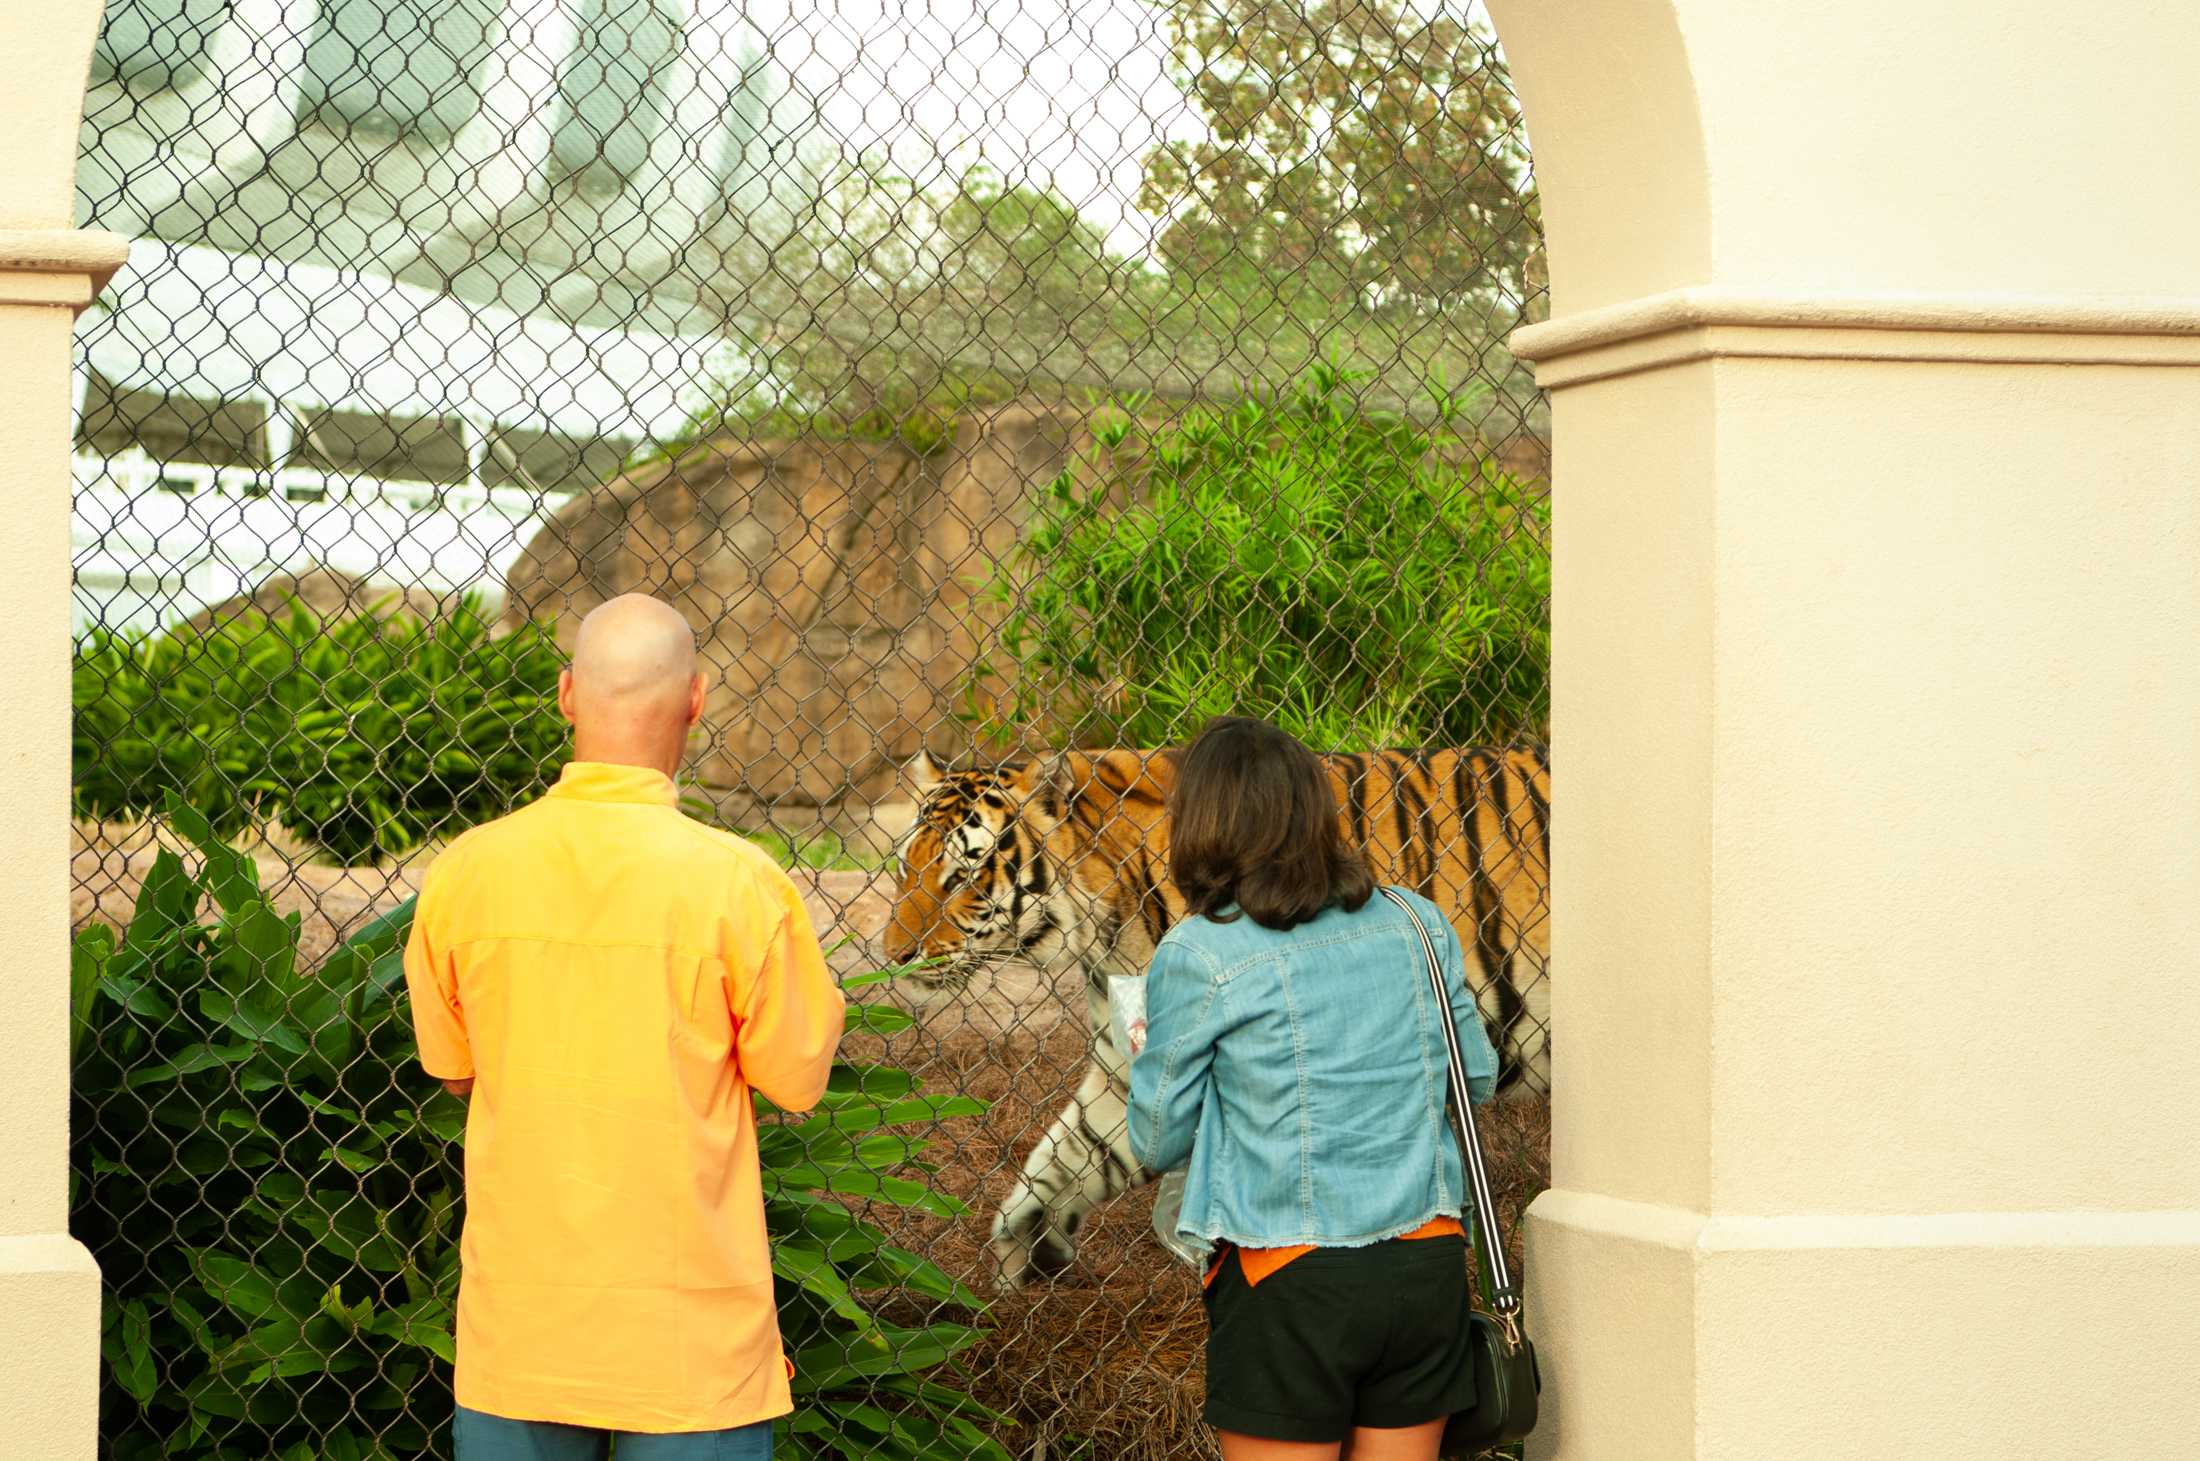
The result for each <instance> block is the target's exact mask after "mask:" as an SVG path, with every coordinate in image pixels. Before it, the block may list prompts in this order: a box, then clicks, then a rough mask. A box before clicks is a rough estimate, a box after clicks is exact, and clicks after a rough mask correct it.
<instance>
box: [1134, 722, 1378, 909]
mask: <svg viewBox="0 0 2200 1461" xmlns="http://www.w3.org/2000/svg"><path fill="white" fill-rule="evenodd" d="M1169 820H1170V828H1169V875H1170V877H1172V878H1173V879H1174V880H1175V881H1176V886H1177V889H1178V891H1179V892H1181V893H1183V895H1184V901H1185V902H1186V903H1188V904H1189V905H1190V911H1191V913H1192V914H1194V915H1195V916H1196V915H1205V916H1206V917H1209V918H1213V919H1215V921H1216V922H1218V923H1226V922H1229V921H1230V920H1231V919H1233V918H1235V917H1236V916H1237V915H1236V914H1234V913H1232V914H1224V915H1222V916H1220V917H1217V913H1218V910H1221V909H1225V908H1227V907H1229V905H1231V904H1232V903H1235V904H1236V905H1237V907H1238V910H1239V912H1242V913H1245V914H1247V915H1249V916H1250V917H1251V918H1252V920H1253V922H1255V923H1257V924H1259V925H1260V926H1261V927H1263V928H1275V929H1287V928H1293V927H1296V926H1297V925H1299V924H1301V923H1304V922H1306V921H1307V920H1308V919H1310V918H1312V917H1313V916H1314V915H1315V914H1317V913H1320V912H1321V911H1322V910H1323V909H1325V908H1331V907H1339V908H1343V909H1345V910H1346V911H1347V912H1356V911H1357V910H1358V909H1359V908H1360V907H1361V905H1363V904H1365V903H1366V902H1367V900H1368V898H1369V897H1371V896H1372V895H1373V894H1374V892H1375V879H1374V877H1373V876H1372V875H1371V874H1370V873H1369V872H1368V870H1367V861H1366V859H1365V858H1363V857H1361V856H1360V853H1359V851H1358V850H1357V849H1356V848H1352V847H1348V846H1346V845H1345V840H1344V835H1343V833H1342V832H1341V831H1340V830H1339V829H1338V826H1337V797H1336V793H1335V792H1333V791H1332V790H1331V789H1330V785H1329V772H1328V770H1327V769H1325V768H1324V767H1323V765H1322V763H1321V760H1320V759H1319V758H1318V757H1316V756H1315V754H1314V753H1313V752H1312V751H1309V750H1308V749H1306V747H1304V746H1302V745H1300V744H1299V743H1298V741H1297V740H1296V739H1294V738H1293V737H1292V736H1290V735H1289V734H1287V733H1286V732H1284V731H1281V730H1278V729H1277V728H1276V727H1274V726H1272V725H1270V724H1268V723H1267V722H1266V721H1263V720H1254V719H1252V718H1251V717H1249V716H1227V717H1224V718H1222V719H1220V720H1214V721H1210V722H1208V725H1207V728H1206V729H1205V730H1203V731H1201V732H1200V733H1199V738H1198V739H1197V740H1195V741H1193V742H1192V744H1191V746H1190V748H1189V749H1187V750H1186V751H1185V752H1184V754H1183V756H1182V757H1181V758H1179V759H1178V761H1177V768H1176V786H1175V788H1174V789H1173V790H1172V791H1171V792H1170V793H1169Z"/></svg>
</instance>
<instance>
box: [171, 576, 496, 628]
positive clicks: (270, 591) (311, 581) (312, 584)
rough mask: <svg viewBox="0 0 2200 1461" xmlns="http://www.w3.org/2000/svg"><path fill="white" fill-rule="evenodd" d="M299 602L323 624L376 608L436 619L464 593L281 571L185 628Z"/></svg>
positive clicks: (284, 611) (279, 611)
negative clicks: (438, 591) (439, 592)
mask: <svg viewBox="0 0 2200 1461" xmlns="http://www.w3.org/2000/svg"><path fill="white" fill-rule="evenodd" d="M293 601H295V602H297V603H300V604H303V605H304V606H305V607H306V610H307V611H308V612H309V613H311V614H312V615H313V617H314V618H315V619H317V620H319V621H320V622H321V623H323V624H333V623H336V622H338V621H340V620H344V619H351V618H356V617H357V616H359V615H361V614H364V613H366V612H368V611H369V610H371V609H376V608H380V609H381V610H382V612H383V613H385V614H386V615H388V617H389V618H391V619H392V620H404V621H414V620H417V621H428V620H433V619H437V618H440V617H441V616H442V615H444V614H446V613H448V612H449V611H450V610H451V609H452V608H453V607H455V606H456V604H457V602H458V596H457V595H456V594H437V593H434V592H432V591H430V590H428V589H423V588H397V587H395V586H393V585H389V584H376V583H369V582H368V581H367V580H365V579H363V578H360V577H358V576H357V575H355V574H350V573H343V572H340V571H338V570H336V569H333V568H315V569H309V570H308V571H306V572H304V573H278V574H274V575H271V576H270V577H267V578H264V579H262V580H261V581H260V582H259V584H258V585H257V586H256V587H254V588H253V590H252V591H251V592H250V593H247V594H238V595H237V596H235V597H234V598H227V599H224V600H222V601H221V602H220V603H218V604H211V605H209V606H207V607H206V608H203V609H201V610H199V611H198V612H197V613H196V614H193V615H192V616H191V617H190V618H188V619H186V620H184V621H183V624H182V626H179V627H184V628H189V629H194V630H205V629H207V628H210V627H211V626H213V625H215V624H219V623H221V622H223V621H224V620H228V619H233V618H235V617H236V616H237V615H238V614H239V613H241V612H242V611H244V610H245V609H248V608H251V609H258V610H259V611H260V612H262V613H264V614H268V615H271V616H273V617H275V618H278V619H279V618H283V617H285V616H287V615H288V614H289V612H290V608H289V606H290V604H291V603H292V602H293Z"/></svg>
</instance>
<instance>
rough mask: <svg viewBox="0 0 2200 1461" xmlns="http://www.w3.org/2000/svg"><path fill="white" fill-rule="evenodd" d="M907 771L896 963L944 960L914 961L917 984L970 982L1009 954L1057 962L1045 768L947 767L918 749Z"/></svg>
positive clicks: (890, 946)
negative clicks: (907, 819)
mask: <svg viewBox="0 0 2200 1461" xmlns="http://www.w3.org/2000/svg"><path fill="white" fill-rule="evenodd" d="M908 776H909V779H910V782H911V784H912V785H913V786H914V787H915V789H916V791H917V815H916V821H915V824H914V825H913V826H912V827H911V828H910V829H909V832H908V834H907V835H906V836H905V837H904V838H903V839H902V843H901V847H900V876H899V879H898V881H897V885H896V887H895V891H894V911H893V916H892V918H891V919H890V920H889V922H888V923H887V926H886V937H885V945H886V957H887V958H888V959H889V960H890V961H892V962H893V963H896V964H914V963H918V962H920V961H939V962H937V963H934V964H933V966H932V967H930V968H926V969H920V970H917V971H915V972H914V973H913V974H912V975H911V977H912V978H914V979H916V980H917V981H918V982H919V983H920V984H925V985H928V986H931V987H933V988H943V987H949V986H954V985H960V984H963V983H966V982H968V980H969V978H970V976H971V975H972V974H973V973H975V972H976V971H977V970H979V969H981V968H983V967H985V966H986V965H988V964H991V963H995V962H998V961H1001V960H1005V959H1011V958H1021V959H1030V960H1034V961H1036V962H1039V963H1042V964H1044V963H1048V962H1051V961H1052V960H1053V959H1054V958H1055V957H1057V956H1058V955H1059V954H1060V953H1061V952H1062V925H1061V920H1060V919H1059V918H1058V917H1057V914H1056V910H1055V909H1054V907H1053V906H1052V904H1053V897H1052V895H1053V893H1054V891H1055V890H1054V888H1053V874H1052V872H1051V870H1050V869H1049V867H1048V865H1047V858H1046V846H1045V842H1046V832H1047V830H1048V829H1046V828H1044V827H1041V826H1038V825H1035V823H1036V822H1037V821H1038V820H1040V819H1041V818H1042V817H1043V812H1042V809H1041V803H1042V801H1043V800H1045V799H1043V798H1041V797H1040V796H1039V794H1038V793H1039V781H1040V768H1039V765H1038V763H1036V762H1022V763H1016V764H1012V765H1009V766H1005V767H1001V768H998V769H989V770H978V771H956V772H942V771H940V770H939V769H938V768H937V767H936V766H934V765H933V763H932V760H931V758H930V757H928V756H925V755H922V754H919V755H918V757H917V759H916V760H915V761H913V762H911V763H910V766H909V768H908Z"/></svg>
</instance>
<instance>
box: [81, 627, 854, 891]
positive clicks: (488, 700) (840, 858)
mask: <svg viewBox="0 0 2200 1461" xmlns="http://www.w3.org/2000/svg"><path fill="white" fill-rule="evenodd" d="M490 628H491V626H490V623H489V621H488V619H487V617H486V616H485V615H483V614H482V612H481V609H480V605H479V603H478V601H477V600H476V599H474V598H473V597H472V596H470V595H469V596H467V597H465V598H462V599H461V600H459V602H458V603H457V604H456V605H454V607H453V609H452V612H451V613H450V614H449V615H448V616H446V617H444V618H443V619H441V620H439V621H437V622H436V623H435V624H434V625H433V626H430V625H426V624H421V623H418V622H414V621H410V620H403V619H397V618H393V617H391V616H389V615H388V614H387V613H385V612H383V611H381V610H375V611H372V612H369V613H366V614H362V615H360V616H358V617H357V618H354V619H350V620H346V621H343V622H341V623H338V624H335V625H333V626H327V627H324V626H323V625H322V623H321V621H320V620H319V619H318V618H316V617H315V616H314V615H313V614H312V613H310V612H309V611H308V610H306V609H305V608H304V607H303V606H300V605H297V604H293V605H291V606H290V608H289V609H288V610H287V612H285V613H281V614H277V615H269V614H265V613H262V612H260V611H258V610H248V611H246V612H244V613H241V614H238V615H236V616H234V617H229V618H224V619H223V620H222V621H220V622H219V623H217V624H214V625H212V626H210V627H198V626H190V625H187V626H184V627H182V628H179V629H176V630H172V631H170V632H169V633H166V634H158V635H147V634H118V633H112V632H109V631H107V630H103V629H95V630H93V631H92V633H91V634H90V635H88V636H87V637H86V638H85V639H84V640H83V641H82V642H81V643H80V644H79V645H78V646H77V651H76V662H75V667H74V675H73V677H72V690H73V692H74V698H75V716H74V726H73V744H72V748H71V749H72V754H73V758H74V762H75V778H76V779H75V810H76V815H77V816H79V817H82V818H85V819H87V820H94V821H96V820H101V819H107V818H135V817H141V816H145V815H148V814H150V813H153V812H155V811H158V810H159V809H160V808H162V807H165V806H167V805H168V804H169V803H170V802H171V801H172V800H180V801H182V802H185V803H186V804H188V805H190V806H192V807H194V808H196V809H198V810H199V811H200V813H201V814H202V815H203V816H205V817H206V818H207V819H208V821H209V822H210V823H211V824H212V826H213V828H214V830H215V831H216V832H217V833H219V834H220V835H222V836H224V837H235V836H236V835H237V834H239V833H240V832H243V831H244V830H245V829H247V828H248V827H250V826H252V825H253V824H254V823H255V822H257V821H259V820H262V819H265V820H268V821H272V822H274V823H275V824H277V825H279V826H280V827H282V828H283V830H285V831H286V832H288V833H289V834H290V835H291V836H292V837H294V838H297V839H298V840H299V841H301V842H303V843H306V844H308V845H309V846H312V847H315V848H317V849H319V850H320V851H321V852H322V853H324V854H325V855H326V856H327V857H329V858H330V859H331V860H332V861H335V862H338V863H345V864H349V863H359V862H369V861H373V860H376V859H379V858H382V857H387V856H391V855H393V854H397V853H403V852H409V851H411V850H412V849H414V848H416V847H418V846H420V845H421V844H422V843H423V842H427V841H429V840H432V839H434V838H436V837H445V836H450V835H453V834H456V833H459V832H463V831H465V830H466V829H467V828H468V827H471V826H474V825H475V824H477V823H480V822H485V821H488V820H490V819H492V818H495V817H500V816H503V815H504V814H505V813H506V812H509V811H512V810H513V809H514V808H516V807H519V806H522V805H524V804H526V803H527V802H529V801H532V800H533V799H534V798H535V797H537V796H539V795H541V794H542V792H543V790H544V789H545V788H546V787H547V786H548V785H549V784H550V782H551V781H553V780H554V779H555V778H556V776H557V772H558V767H559V764H560V763H561V762H562V761H563V760H564V758H565V756H566V754H567V749H568V746H569V741H568V736H567V729H566V725H565V722H564V720H563V719H562V718H561V717H560V716H559V715H558V712H557V689H558V671H559V670H560V669H561V668H562V667H563V666H564V664H565V657H564V655H563V654H562V653H561V652H560V651H559V649H558V647H557V643H556V641H555V640H554V639H553V638H552V635H551V631H550V630H549V628H548V627H546V626H543V625H536V624H527V625H523V626H521V627H520V628H519V629H518V630H516V631H515V632H514V633H512V634H509V635H506V636H503V637H500V638H499V637H492V636H491V633H490ZM682 806H683V808H684V810H686V811H687V813H688V814H689V815H690V816H693V817H697V818H699V819H700V820H702V821H705V822H709V823H712V824H713V825H716V824H717V820H718V819H717V816H716V813H715V811H714V810H713V808H712V806H711V803H710V802H709V801H708V800H706V799H705V798H703V797H700V796H689V797H688V798H686V799H685V800H684V801H683V803H682ZM732 830H734V831H736V832H738V833H740V835H742V836H744V837H747V838H749V839H750V840H751V841H753V842H755V843H756V844H757V845H758V846H760V847H762V848H763V849H764V850H765V851H766V852H768V853H770V854H771V855H772V856H773V857H774V858H775V859H777V860H778V861H779V863H780V864H781V865H782V866H785V867H797V866H799V867H815V868H873V867H876V866H877V864H878V859H876V858H874V857H868V856H865V855H864V854H862V853H860V852H858V851H856V850H854V849H852V848H850V847H848V846H847V845H846V844H845V843H844V842H843V841H842V840H841V839H840V838H839V837H838V836H837V835H835V834H834V833H833V832H831V831H830V830H828V829H823V828H820V829H814V830H809V831H802V832H780V831H777V830H773V829H769V828H767V829H765V830H762V831H752V830H748V829H745V828H738V827H737V828H733V829H732Z"/></svg>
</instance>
